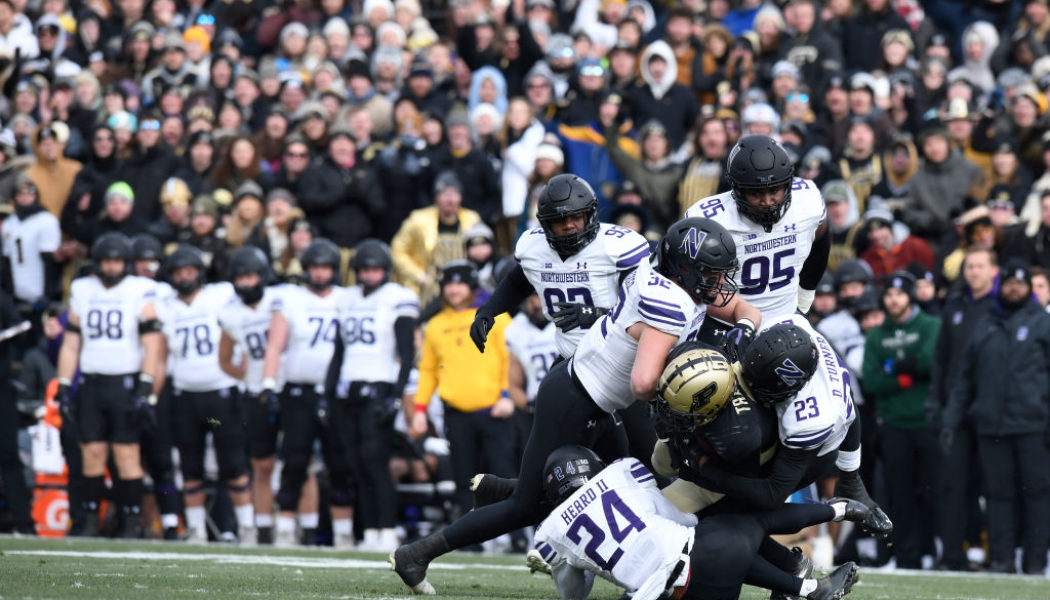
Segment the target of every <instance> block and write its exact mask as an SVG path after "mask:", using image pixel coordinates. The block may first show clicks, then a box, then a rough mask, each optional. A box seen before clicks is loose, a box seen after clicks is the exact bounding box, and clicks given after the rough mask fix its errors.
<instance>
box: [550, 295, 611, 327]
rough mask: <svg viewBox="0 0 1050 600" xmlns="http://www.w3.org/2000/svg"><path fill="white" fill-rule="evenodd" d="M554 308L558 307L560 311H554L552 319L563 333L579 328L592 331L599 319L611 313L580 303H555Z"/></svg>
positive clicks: (607, 310) (605, 309)
mask: <svg viewBox="0 0 1050 600" xmlns="http://www.w3.org/2000/svg"><path fill="white" fill-rule="evenodd" d="M554 306H556V307H558V310H556V311H554V314H552V315H551V318H552V319H554V324H555V325H557V326H558V329H561V330H562V331H572V330H573V329H576V328H577V327H579V328H580V329H590V328H591V326H592V325H594V323H595V322H597V321H598V319H600V318H602V315H604V314H605V313H607V312H609V309H607V308H597V307H595V306H588V305H586V304H580V303H578V302H555V303H554Z"/></svg>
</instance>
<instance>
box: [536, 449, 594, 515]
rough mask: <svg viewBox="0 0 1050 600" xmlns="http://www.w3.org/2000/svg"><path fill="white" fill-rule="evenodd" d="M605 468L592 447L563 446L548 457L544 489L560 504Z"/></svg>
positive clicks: (555, 504) (544, 466)
mask: <svg viewBox="0 0 1050 600" xmlns="http://www.w3.org/2000/svg"><path fill="white" fill-rule="evenodd" d="M604 468H605V463H603V462H602V459H600V458H598V455H597V454H595V453H594V451H593V450H591V449H590V448H584V447H583V446H562V447H561V448H558V449H557V450H555V451H554V452H551V453H550V455H549V456H548V457H547V462H546V463H545V464H544V465H543V491H544V492H545V493H546V494H547V500H549V501H550V503H551V504H553V505H554V506H558V505H559V504H561V503H562V502H564V501H565V499H566V498H568V497H569V496H571V495H572V494H573V493H574V492H575V491H576V490H578V489H580V488H581V487H583V486H584V485H586V483H587V482H588V481H590V479H591V478H592V477H594V476H595V475H597V474H598V473H600V472H601V471H602V469H604Z"/></svg>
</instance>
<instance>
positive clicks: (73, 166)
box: [26, 122, 81, 218]
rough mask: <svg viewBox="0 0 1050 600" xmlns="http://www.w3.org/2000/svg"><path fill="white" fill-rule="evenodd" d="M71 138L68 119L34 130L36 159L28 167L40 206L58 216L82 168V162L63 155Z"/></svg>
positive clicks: (33, 138) (33, 139) (60, 214)
mask: <svg viewBox="0 0 1050 600" xmlns="http://www.w3.org/2000/svg"><path fill="white" fill-rule="evenodd" d="M68 138H69V127H67V126H66V124H65V123H61V122H57V123H53V124H51V125H46V126H40V127H38V128H37V129H36V130H35V131H34V132H33V134H32V142H33V152H34V153H35V154H36V162H35V163H33V165H32V166H30V167H29V168H28V169H26V174H28V175H29V178H30V179H31V180H32V181H33V185H35V186H36V189H37V193H38V194H39V198H40V206H43V207H44V208H45V209H47V211H48V212H50V213H51V214H53V215H55V217H56V218H60V217H61V216H62V208H63V207H64V206H65V204H66V199H68V198H69V192H70V191H71V190H72V189H73V182H74V181H75V180H76V176H77V174H78V173H79V172H80V169H81V164H80V163H79V162H77V161H75V160H70V159H68V158H65V157H64V156H62V152H63V150H64V149H65V143H66V140H67V139H68Z"/></svg>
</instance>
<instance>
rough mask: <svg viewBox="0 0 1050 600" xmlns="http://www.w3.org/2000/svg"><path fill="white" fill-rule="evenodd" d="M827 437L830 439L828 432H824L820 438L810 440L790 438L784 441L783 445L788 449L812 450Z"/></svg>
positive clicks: (829, 432)
mask: <svg viewBox="0 0 1050 600" xmlns="http://www.w3.org/2000/svg"><path fill="white" fill-rule="evenodd" d="M829 437H831V431H830V430H829V431H826V432H825V433H824V434H822V435H821V436H819V437H815V438H812V439H798V438H794V437H790V438H788V439H786V440H784V445H785V446H787V447H789V448H812V447H814V446H819V445H820V444H822V443H824V440H826V439H828V438H829Z"/></svg>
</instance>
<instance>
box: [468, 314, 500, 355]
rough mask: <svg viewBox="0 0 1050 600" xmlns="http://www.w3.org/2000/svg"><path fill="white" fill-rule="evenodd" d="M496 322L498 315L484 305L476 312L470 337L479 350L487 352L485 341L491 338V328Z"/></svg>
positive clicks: (471, 325)
mask: <svg viewBox="0 0 1050 600" xmlns="http://www.w3.org/2000/svg"><path fill="white" fill-rule="evenodd" d="M495 324H496V316H495V315H493V314H491V313H490V312H489V311H488V310H485V307H484V306H483V307H481V308H479V309H478V312H477V313H475V314H474V322H473V323H471V324H470V339H471V340H472V341H473V342H474V345H475V346H477V347H478V352H481V353H482V354H484V353H485V341H486V340H488V339H489V330H490V329H492V326H493V325H495Z"/></svg>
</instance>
